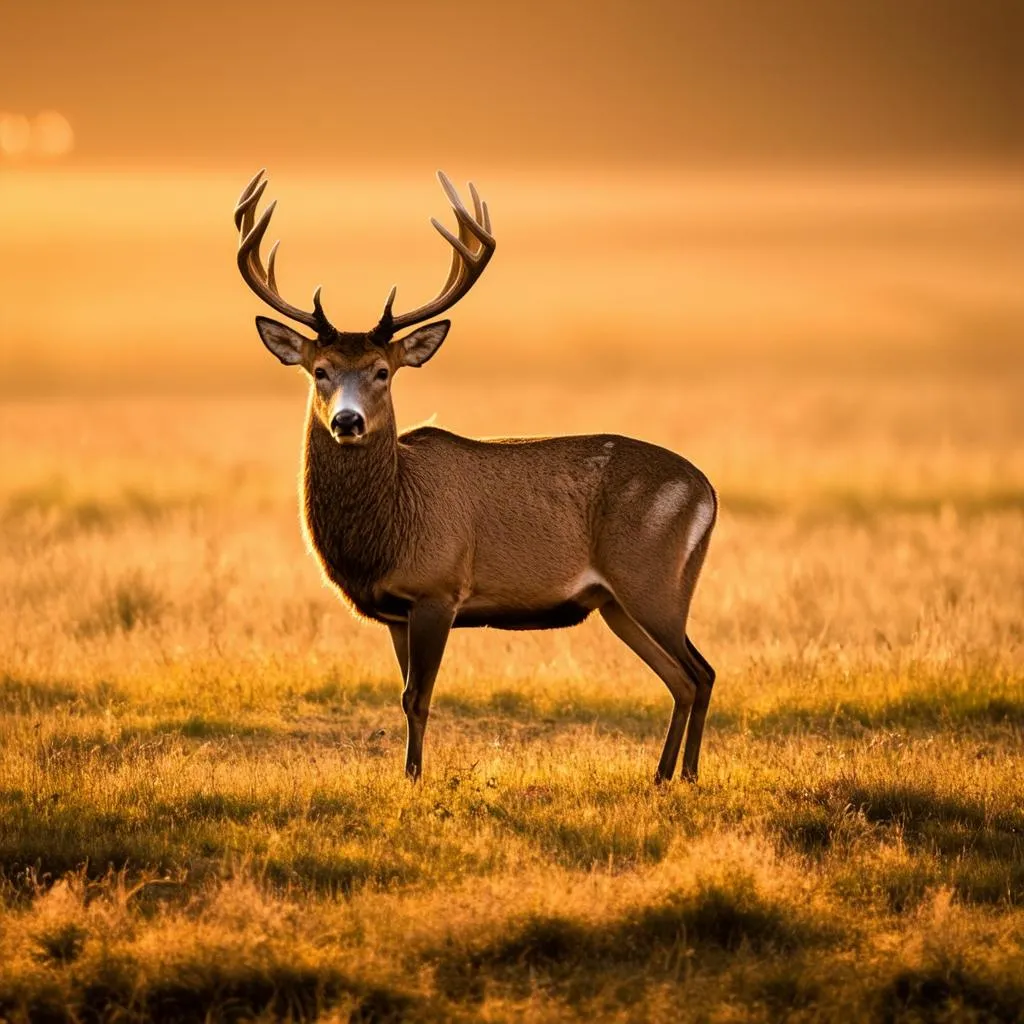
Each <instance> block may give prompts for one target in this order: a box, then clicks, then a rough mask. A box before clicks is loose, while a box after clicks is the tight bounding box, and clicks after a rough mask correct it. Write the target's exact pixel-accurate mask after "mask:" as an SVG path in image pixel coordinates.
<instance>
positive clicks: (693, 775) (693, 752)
mask: <svg viewBox="0 0 1024 1024" xmlns="http://www.w3.org/2000/svg"><path fill="white" fill-rule="evenodd" d="M683 640H684V642H685V643H686V647H687V649H688V652H689V654H690V656H691V657H692V659H693V661H694V662H695V664H696V665H698V666H699V670H700V671H699V675H700V677H701V678H700V682H699V684H698V685H697V695H696V697H694V700H693V708H692V710H691V711H690V721H689V724H688V725H687V728H686V748H685V749H684V750H683V778H684V779H688V780H689V781H690V782H696V781H697V762H698V760H699V759H700V743H701V739H703V736H704V720H705V719H706V718H707V715H708V704H710V703H711V688H712V686H713V685H714V682H715V670H714V669H713V668H712V667H711V665H710V664H708V661H707V659H706V658H705V657H704V655H703V654H701V653H700V651H698V650H697V648H696V647H695V646H694V644H693V643H692V641H691V640H690V638H689V637H688V636H684V637H683Z"/></svg>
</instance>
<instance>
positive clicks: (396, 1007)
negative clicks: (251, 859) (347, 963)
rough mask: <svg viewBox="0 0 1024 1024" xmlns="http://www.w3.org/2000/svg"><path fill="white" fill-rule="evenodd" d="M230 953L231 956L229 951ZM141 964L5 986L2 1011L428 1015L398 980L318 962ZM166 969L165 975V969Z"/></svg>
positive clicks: (77, 1015)
mask: <svg viewBox="0 0 1024 1024" xmlns="http://www.w3.org/2000/svg"><path fill="white" fill-rule="evenodd" d="M229 960H230V957H229ZM144 970H145V968H144V965H141V964H137V963H135V962H132V961H117V960H114V959H110V960H108V961H106V962H105V963H104V964H103V965H102V967H101V968H100V969H99V970H98V971H96V972H95V973H94V974H93V975H92V976H91V977H90V980H89V981H88V982H85V983H82V982H80V981H78V979H77V978H73V979H72V980H71V981H70V983H69V984H68V985H67V987H66V988H64V987H63V986H58V985H57V984H54V983H52V982H51V983H50V984H49V985H45V984H42V983H41V984H39V987H38V988H36V989H35V990H34V991H29V992H21V993H14V992H5V991H4V986H3V984H2V983H0V1014H11V1015H12V1017H13V1016H14V1015H15V1014H16V1013H18V1014H23V1015H24V1016H25V1017H27V1019H30V1020H33V1021H40V1022H51V1021H53V1022H58V1021H60V1022H64V1021H67V1022H72V1021H75V1022H79V1021H81V1022H96V1024H99V1022H101V1021H109V1020H119V1019H126V1020H158V1021H166V1022H168V1024H176V1022H182V1024H183V1022H186V1021H188V1022H192V1021H211V1020H212V1021H232V1022H233V1021H245V1020H253V1019H256V1018H259V1019H263V1020H266V1019H271V1020H296V1021H298V1020H301V1021H312V1020H316V1019H317V1018H318V1017H319V1016H321V1015H322V1014H323V1012H324V1011H326V1010H329V1009H330V1008H331V1007H332V1006H335V1005H336V1004H338V1003H340V1002H342V1001H344V1002H345V1003H346V1004H348V1005H349V1006H351V1010H350V1012H349V1020H350V1021H352V1022H354V1024H355V1022H360V1024H370V1022H371V1021H372V1022H379V1024H384V1022H390V1021H405V1020H411V1019H427V1013H428V1007H427V1006H425V1005H423V1004H422V1002H421V1001H419V1000H416V999H414V998H413V997H412V996H411V995H409V994H408V993H406V992H403V991H401V990H400V989H397V988H387V987H380V986H376V985H372V984H369V983H367V982H364V981H361V980H359V979H357V978H353V977H350V976H348V975H345V974H343V973H341V972H340V971H338V970H337V969H335V968H332V967H326V966H325V967H322V968H319V969H315V968H306V967H301V966H291V965H289V964H286V963H271V964H268V965H267V966H266V967H264V968H262V969H261V968H256V967H252V966H250V965H248V964H245V963H242V962H238V963H235V964H232V963H230V962H229V963H227V964H225V963H220V962H217V961H215V960H207V961H205V962H202V961H198V960H196V961H193V962H189V963H185V964H181V965H180V967H178V968H177V970H178V973H179V974H180V977H174V976H173V974H174V968H173V967H172V968H171V970H170V971H164V972H161V974H157V975H156V976H155V977H152V978H147V977H146V976H145V973H144ZM168 975H170V976H168Z"/></svg>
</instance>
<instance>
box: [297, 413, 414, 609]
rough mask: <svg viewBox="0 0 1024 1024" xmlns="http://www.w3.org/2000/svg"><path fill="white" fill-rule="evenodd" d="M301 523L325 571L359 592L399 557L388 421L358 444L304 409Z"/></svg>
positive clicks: (393, 435) (393, 446)
mask: <svg viewBox="0 0 1024 1024" xmlns="http://www.w3.org/2000/svg"><path fill="white" fill-rule="evenodd" d="M303 506H304V514H305V519H306V526H307V529H308V531H309V537H310V539H311V540H312V542H313V546H314V548H315V549H316V551H317V554H318V555H319V556H320V559H321V561H322V563H323V565H324V569H325V570H326V572H327V575H328V576H329V577H330V578H331V579H332V580H334V582H335V583H337V584H338V585H339V586H341V587H342V589H344V590H346V591H348V592H350V593H361V592H364V591H366V590H367V588H371V587H372V584H373V583H374V582H375V581H376V580H379V579H380V578H382V577H383V576H385V575H386V574H387V572H388V571H389V570H390V569H391V568H392V567H393V566H394V565H395V563H396V561H397V559H398V557H399V553H400V552H399V548H400V544H401V536H402V534H401V529H400V526H399V520H400V516H399V512H400V509H399V486H398V433H397V431H396V429H395V425H394V422H393V421H392V422H391V423H390V424H389V425H388V427H387V428H386V429H381V430H376V431H374V432H373V433H372V434H371V435H370V436H369V437H368V438H367V440H366V441H365V442H364V443H363V444H357V445H340V444H338V443H337V441H335V440H334V438H333V437H331V435H330V433H329V431H328V430H327V428H326V427H325V426H324V425H323V424H322V423H321V422H320V420H319V418H318V417H317V416H316V415H315V414H314V412H313V409H312V402H310V407H309V409H308V410H307V413H306V450H305V466H304V469H303Z"/></svg>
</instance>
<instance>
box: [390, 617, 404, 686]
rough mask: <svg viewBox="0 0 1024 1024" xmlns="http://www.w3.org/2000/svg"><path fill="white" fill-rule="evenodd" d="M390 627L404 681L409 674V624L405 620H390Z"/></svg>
mask: <svg viewBox="0 0 1024 1024" xmlns="http://www.w3.org/2000/svg"><path fill="white" fill-rule="evenodd" d="M388 629H389V630H390V631H391V643H392V644H393V645H394V648H395V657H396V658H397V659H398V667H399V668H400V669H401V670H402V682H403V683H404V682H405V680H406V678H407V677H408V675H409V626H408V624H407V623H405V622H389V623H388Z"/></svg>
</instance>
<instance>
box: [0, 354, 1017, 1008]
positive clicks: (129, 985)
mask: <svg viewBox="0 0 1024 1024" xmlns="http://www.w3.org/2000/svg"><path fill="white" fill-rule="evenodd" d="M252 344H253V345H256V344H257V342H256V339H255V337H254V338H253V339H252ZM408 376H409V379H408V380H405V381H402V382H401V383H399V384H398V385H397V388H398V392H399V393H398V399H397V401H398V407H399V410H400V414H401V418H402V419H403V420H404V421H406V422H410V421H411V420H414V419H416V418H419V417H422V416H427V415H429V414H430V413H431V412H432V411H435V410H437V411H439V412H440V414H441V415H440V421H441V422H442V423H443V424H445V425H447V426H451V427H453V428H455V429H459V430H463V431H466V432H473V433H482V434H494V433H499V432H519V431H522V432H542V431H547V430H559V431H565V432H571V431H576V430H584V429H590V428H596V427H601V428H603V429H609V430H617V431H622V432H628V433H634V434H638V435H641V436H644V437H647V438H649V439H651V440H654V441H658V442H661V443H665V444H667V445H670V446H671V447H673V448H675V449H677V450H679V451H682V452H684V453H685V454H687V455H688V456H689V457H691V458H692V459H693V460H694V461H695V462H697V463H698V464H699V465H700V466H702V468H704V469H705V470H706V471H707V473H708V474H709V476H710V477H711V478H712V480H713V481H714V482H715V483H716V484H717V485H718V487H719V490H720V494H721V499H722V514H721V519H720V522H719V526H718V530H717V533H716V536H715V539H714V542H713V544H712V549H711V553H710V556H709V558H708V562H707V568H706V570H705V574H704V578H703V580H702V582H701V586H700V588H699V590H698V595H697V600H696V603H695V608H694V613H693V617H692V620H691V633H692V635H693V637H694V639H695V641H696V642H697V643H698V645H699V646H700V647H701V649H702V650H703V651H705V653H706V654H707V655H708V657H709V658H710V660H711V661H712V663H713V664H714V665H715V666H716V668H717V669H718V675H719V681H718V683H717V685H716V691H715V696H714V699H713V701H712V705H711V714H710V718H709V726H708V730H707V732H706V734H705V744H704V758H703V764H702V777H701V781H700V784H699V785H698V786H696V787H690V786H687V785H684V784H681V783H678V782H677V783H675V784H671V785H666V786H663V787H660V788H655V787H654V786H653V785H652V784H651V778H652V775H653V772H654V767H655V762H656V759H657V755H658V752H659V751H660V743H661V737H662V731H663V729H664V727H665V725H666V724H667V718H668V713H669V698H668V694H667V693H666V692H665V690H664V688H663V686H662V684H661V683H660V682H659V681H658V680H657V679H656V678H654V677H653V676H652V675H651V674H650V673H649V672H648V671H647V670H646V669H645V668H644V667H643V666H642V665H641V664H640V663H639V662H638V661H637V660H636V659H635V657H634V656H633V655H632V654H631V653H630V652H629V651H628V650H627V649H626V648H624V647H623V646H622V645H620V644H619V643H618V641H617V640H615V638H614V637H613V636H612V635H611V634H610V633H609V632H608V631H607V630H605V629H604V627H603V625H602V624H601V623H600V621H594V622H588V623H586V624H585V625H584V626H582V627H580V628H578V629H576V630H569V631H557V632H550V633H543V634H522V635H516V634H506V633H500V632H492V631H484V630H473V631H470V630H467V631H462V632H459V633H457V634H456V635H455V636H454V637H453V640H452V642H451V644H450V646H449V651H448V655H447V658H446V662H445V664H444V666H443V668H442V673H441V677H440V680H439V682H438V687H437V691H436V699H435V711H434V714H433V716H432V719H431V725H430V729H429V731H428V735H427V755H426V779H425V781H424V782H423V783H422V784H421V785H417V786H412V785H410V784H409V783H407V782H406V780H405V779H404V777H403V775H402V746H403V741H404V738H403V730H404V718H403V716H402V713H401V709H400V706H399V692H400V681H399V678H398V671H397V668H396V667H395V665H394V664H393V663H392V654H391V650H390V643H389V641H388V638H387V634H386V631H384V630H382V629H381V628H378V627H374V626H370V625H367V624H362V623H359V622H357V621H356V620H355V619H353V618H352V617H351V616H350V614H349V613H348V612H347V611H346V610H345V609H344V608H343V607H342V606H341V605H340V603H338V602H337V601H336V600H335V599H334V598H333V596H332V595H331V594H330V593H329V592H328V591H327V590H326V589H325V588H324V587H323V585H322V584H321V582H320V580H319V577H318V575H317V572H316V569H315V566H314V564H313V562H312V560H311V559H310V558H309V556H308V555H307V554H306V552H305V550H304V548H303V544H302V541H301V538H300V535H299V530H298V525H297V514H296V501H295V479H296V471H297V457H298V445H299V437H300V425H301V419H302V411H303V410H302V405H303V402H302V398H301V393H302V389H301V387H298V386H297V387H296V388H294V389H293V393H292V395H291V396H290V397H289V396H286V397H282V398H280V399H278V398H267V399H221V400H215V399H209V400H204V399H154V400H143V399H137V400H107V401H91V402H90V401H73V400H70V399H67V400H54V401H50V402H45V401H40V402H28V401H25V402H9V403H7V404H6V405H5V406H4V407H3V409H2V411H0V458H2V463H3V467H4V473H3V481H2V487H3V493H2V494H0V523H2V533H3V546H2V549H0V578H2V587H0V870H2V880H0V886H2V901H0V1018H9V1019H11V1020H28V1019H31V1020H63V1019H73V1020H81V1021H88V1020H103V1019H112V1020H113V1019H116V1020H141V1019H148V1018H155V1019H160V1020H204V1019H212V1020H219V1019H232V1020H236V1019H237V1020H241V1019H251V1018H254V1017H255V1018H261V1017H262V1018H263V1019H276V1018H281V1017H289V1016H290V1017H293V1018H300V1017H302V1018H305V1017H312V1016H315V1015H318V1014H319V1015H322V1017H323V1019H326V1020H356V1021H383V1020H392V1019H394V1020H406V1019H408V1020H443V1019H456V1020H457V1019H465V1020H475V1019H487V1020H537V1021H540V1020H545V1021H546V1020H568V1019H575V1018H577V1017H579V1016H587V1017H590V1018H592V1019H620V1020H631V1021H632V1020H678V1019H682V1020H716V1021H720V1020H721V1021H724V1020H758V1019H762V1020H772V1019H778V1018H780V1017H789V1018H792V1019H798V1020H837V1021H838V1020H844V1021H846V1020H852V1019H877V1020H896V1019H901V1020H902V1019H910V1020H959V1019H968V1020H1002V1021H1015V1020H1019V1019H1021V1018H1022V1017H1024V781H1022V780H1024V772H1022V769H1024V759H1022V747H1021V740H1022V730H1024V685H1022V684H1024V658H1022V641H1024V629H1022V625H1021V608H1022V604H1024V565H1022V559H1021V551H1022V550H1024V451H1022V448H1021V444H1020V440H1021V437H1022V436H1024V412H1022V407H1021V404H1020V402H1019V396H1020V393H1021V388H1020V384H1021V378H1020V375H1019V374H1012V373H1011V374H1008V373H1001V374H999V375H989V376H986V375H984V374H962V375H958V376H957V375H952V374H948V373H947V374H940V375H937V376H935V377H926V376H919V377H914V378H907V377H895V378H893V377H887V376H885V375H882V374H879V375H872V374H870V373H867V374H864V375H861V376H855V377H852V378H847V379H844V380H839V379H837V377H836V376H835V375H832V376H829V377H824V378H820V379H819V378H816V377H814V375H812V374H807V375H804V376H798V377H795V378H794V377H791V376H780V377H775V378H770V379H768V378H761V377H758V376H756V375H751V376H749V377H742V378H740V377H728V376H712V377H710V378H704V379H700V380H696V379H689V378H686V377H685V376H680V377H678V378H668V379H665V378H662V379H661V380H659V381H657V382H653V381H652V380H649V379H648V380H642V379H638V380H636V381H635V382H633V383H632V384H631V385H630V386H629V387H623V386H621V384H616V385H615V386H614V387H613V386H611V385H610V384H601V383H599V382H598V383H594V382H590V383H587V384H586V385H585V386H582V387H576V386H572V383H571V382H567V381H565V380H557V379H556V380H552V381H550V382H548V383H546V384H537V383H524V384H521V385H520V384H516V383H515V382H510V381H507V380H506V381H504V382H503V383H502V384H500V385H496V384H494V383H492V382H490V381H491V380H493V378H490V379H487V380H486V381H485V380H483V379H482V380H481V381H478V383H477V387H476V389H475V390H473V391H469V390H468V389H467V385H466V382H465V381H460V382H459V383H458V384H457V385H455V384H450V383H449V384H445V383H444V382H443V379H444V376H445V375H444V374H443V373H442V372H433V371H432V372H431V373H427V372H424V373H423V374H421V375H419V376H418V377H416V378H413V375H411V374H410V375H408ZM296 383H298V382H296ZM468 393H470V394H471V395H472V399H471V400H470V401H467V400H466V396H467V394H468Z"/></svg>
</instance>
